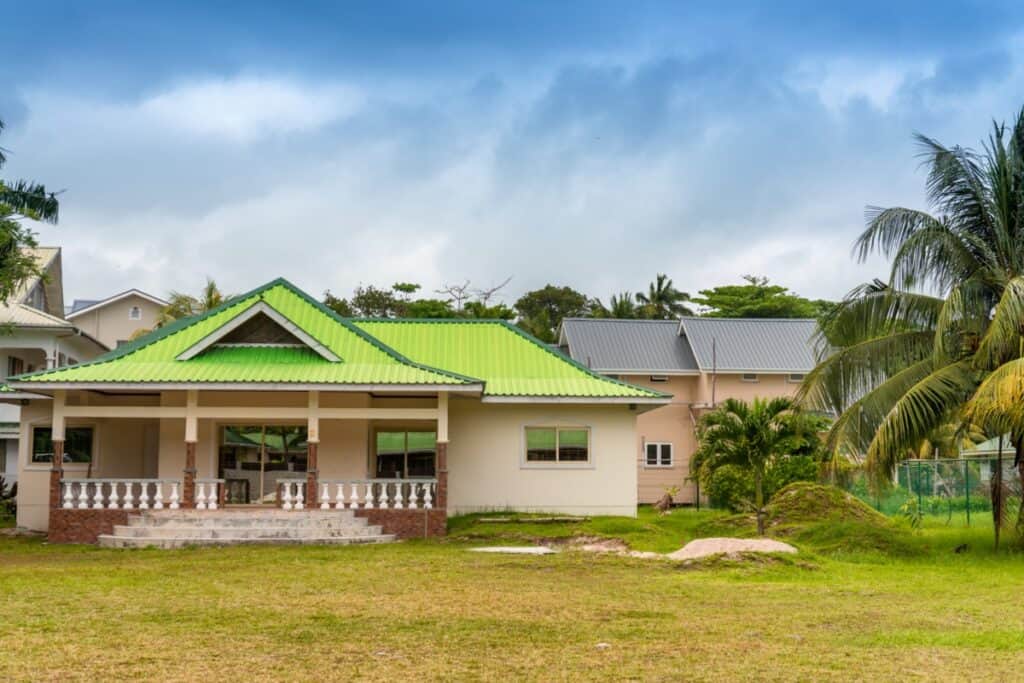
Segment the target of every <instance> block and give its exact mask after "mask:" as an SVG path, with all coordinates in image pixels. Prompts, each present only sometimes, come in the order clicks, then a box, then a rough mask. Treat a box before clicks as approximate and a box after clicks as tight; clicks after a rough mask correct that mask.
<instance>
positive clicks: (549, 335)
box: [515, 284, 593, 343]
mask: <svg viewBox="0 0 1024 683" xmlns="http://www.w3.org/2000/svg"><path fill="white" fill-rule="evenodd" d="M592 305H593V302H591V300H590V299H589V298H588V297H587V296H586V295H585V294H582V293H580V292H577V291H576V290H575V289H572V288H571V287H556V286H554V285H550V284H549V285H546V286H545V287H543V288H542V289H535V290H533V291H531V292H527V293H526V294H523V295H522V296H521V297H519V300H518V301H516V304H515V310H516V313H517V314H518V315H519V326H520V327H522V328H523V329H524V330H526V331H527V332H529V333H530V334H532V335H533V336H535V337H537V338H538V339H540V340H541V341H545V342H548V343H553V342H554V341H555V330H557V329H558V326H559V325H561V324H562V318H571V317H576V316H586V315H589V314H590V312H591V309H592Z"/></svg>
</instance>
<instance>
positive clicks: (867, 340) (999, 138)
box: [801, 109, 1024, 544]
mask: <svg viewBox="0 0 1024 683" xmlns="http://www.w3.org/2000/svg"><path fill="white" fill-rule="evenodd" d="M916 139H917V141H918V144H919V145H920V147H921V150H922V156H923V157H924V159H925V163H926V165H927V166H928V178H927V185H926V189H927V197H928V201H929V204H930V205H931V207H932V209H933V210H934V215H933V214H929V213H926V212H923V211H917V210H914V209H906V208H889V209H879V208H874V207H871V208H869V209H868V212H867V228H866V229H865V231H864V232H863V233H862V234H861V236H860V237H859V238H858V240H857V242H856V244H855V247H854V251H855V253H856V255H857V256H858V258H859V259H860V260H861V261H864V260H866V259H867V258H868V257H869V256H871V255H872V254H874V253H876V252H877V253H881V254H883V255H884V256H886V257H888V258H890V259H891V260H892V266H891V271H890V274H889V281H888V282H887V283H882V282H877V281H876V282H873V283H869V284H866V285H862V286H861V287H859V288H857V289H855V290H854V291H853V292H851V293H850V295H848V296H847V298H846V299H845V300H844V301H843V302H841V303H840V304H839V305H838V306H837V307H836V309H835V310H834V311H832V312H831V313H830V314H829V315H828V316H826V318H825V319H824V320H823V321H822V324H821V331H820V335H819V339H818V352H819V357H820V358H821V359H822V360H821V363H820V364H819V365H818V367H817V368H816V369H815V370H814V371H813V372H812V373H810V375H808V377H807V380H806V381H805V383H804V385H803V389H802V394H801V400H802V401H803V402H804V403H805V404H807V405H809V406H812V407H815V408H818V409H826V410H832V411H834V412H835V413H837V414H838V415H839V417H838V419H837V420H836V421H835V423H834V424H833V427H832V429H831V431H830V433H829V439H828V444H829V445H830V446H831V447H832V448H833V449H834V450H835V451H836V452H839V451H845V452H847V453H867V461H866V464H867V466H868V468H869V470H870V471H871V472H873V473H874V474H875V475H876V477H877V478H878V479H879V480H884V479H887V478H888V477H889V475H891V473H892V470H893V468H894V467H895V465H896V463H897V462H898V461H899V460H901V459H902V458H903V457H905V454H906V453H907V452H908V450H909V449H911V448H913V447H914V445H915V444H920V443H921V442H922V441H923V440H924V439H926V438H927V437H928V435H929V434H932V433H935V431H936V430H938V429H940V428H943V427H949V426H952V427H953V428H955V429H959V430H961V431H967V430H975V431H981V432H983V433H985V434H987V435H989V436H996V435H1002V434H1004V433H1009V434H1010V440H1011V443H1012V444H1013V447H1014V449H1015V452H1016V457H1015V461H1016V463H1017V464H1018V466H1019V465H1020V463H1021V462H1022V455H1024V419H1021V418H1022V417H1024V415H1022V414H1021V412H1020V410H1019V409H1015V404H1014V402H1015V401H1016V402H1017V403H1016V405H1017V406H1019V405H1020V403H1019V399H1018V398H1016V397H1017V396H1019V397H1020V398H1024V392H1021V393H1018V394H1016V395H1015V394H1014V391H1013V388H1012V387H1013V384H1014V382H1015V381H1016V380H1015V378H1024V365H1022V361H1021V360H1020V359H1021V357H1022V356H1024V109H1022V110H1021V112H1020V113H1019V114H1018V116H1017V120H1016V123H1015V125H1014V127H1013V129H1012V130H1008V129H1007V128H1006V126H1004V125H1002V124H998V123H994V124H993V132H992V134H991V135H990V137H989V139H988V141H987V142H986V143H985V144H984V146H983V149H982V151H980V152H977V151H973V150H970V149H965V148H962V147H946V146H944V145H942V144H940V143H939V142H937V141H935V140H933V139H932V138H928V137H925V136H923V135H917V136H916ZM1019 384H1020V386H1021V388H1022V389H1024V383H1020V382H1019ZM1020 472H1021V476H1022V478H1024V468H1021V469H1020ZM997 544H998V536H997Z"/></svg>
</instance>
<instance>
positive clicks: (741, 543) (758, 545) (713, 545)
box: [668, 538, 796, 560]
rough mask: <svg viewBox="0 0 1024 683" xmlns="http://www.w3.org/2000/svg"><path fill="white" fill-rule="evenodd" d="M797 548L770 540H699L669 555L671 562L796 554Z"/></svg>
mask: <svg viewBox="0 0 1024 683" xmlns="http://www.w3.org/2000/svg"><path fill="white" fill-rule="evenodd" d="M795 552H796V548H794V547H793V546H791V545H789V544H788V543H783V542H781V541H774V540H772V539H770V538H698V539H697V540H696V541H690V542H689V543H687V544H686V545H685V546H683V547H682V548H680V549H679V550H677V551H675V552H674V553H670V554H669V556H668V557H669V559H671V560H696V559H700V558H702V557H708V556H710V555H722V554H725V555H739V554H740V553H795Z"/></svg>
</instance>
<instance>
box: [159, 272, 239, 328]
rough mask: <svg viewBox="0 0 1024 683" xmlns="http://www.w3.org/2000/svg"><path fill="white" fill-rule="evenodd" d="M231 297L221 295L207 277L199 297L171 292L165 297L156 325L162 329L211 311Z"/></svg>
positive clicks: (214, 283) (213, 282)
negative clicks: (180, 320)
mask: <svg viewBox="0 0 1024 683" xmlns="http://www.w3.org/2000/svg"><path fill="white" fill-rule="evenodd" d="M232 296H233V295H226V294H223V293H222V292H221V291H220V288H218V287H217V283H216V282H215V281H214V280H213V278H210V277H207V278H206V284H205V285H204V286H203V289H202V291H201V292H200V294H199V296H192V295H191V294H186V293H184V292H171V293H170V295H169V296H168V297H167V305H166V306H165V307H164V309H163V311H161V313H160V322H159V323H157V327H162V326H163V325H166V324H167V323H169V322H173V321H175V320H178V319H180V318H187V317H189V316H193V315H200V314H202V313H206V312H207V311H211V310H213V309H214V308H217V307H218V306H220V305H221V304H222V303H224V302H225V301H227V300H228V299H230V298H231V297H232Z"/></svg>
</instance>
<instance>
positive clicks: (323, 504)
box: [320, 482, 331, 510]
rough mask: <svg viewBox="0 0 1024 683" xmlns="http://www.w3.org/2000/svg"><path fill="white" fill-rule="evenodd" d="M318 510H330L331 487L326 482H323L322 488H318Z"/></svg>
mask: <svg viewBox="0 0 1024 683" xmlns="http://www.w3.org/2000/svg"><path fill="white" fill-rule="evenodd" d="M320 509H321V510H330V509H331V486H330V484H328V483H327V482H324V483H323V486H321V487H320Z"/></svg>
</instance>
